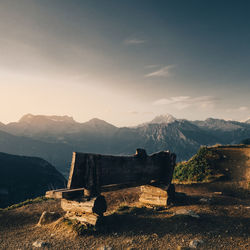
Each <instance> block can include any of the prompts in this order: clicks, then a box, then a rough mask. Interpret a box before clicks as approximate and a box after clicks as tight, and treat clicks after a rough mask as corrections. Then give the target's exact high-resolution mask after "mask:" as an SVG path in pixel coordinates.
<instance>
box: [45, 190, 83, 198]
mask: <svg viewBox="0 0 250 250" xmlns="http://www.w3.org/2000/svg"><path fill="white" fill-rule="evenodd" d="M84 195H85V196H88V190H86V189H85V188H76V189H67V188H65V189H56V190H50V191H47V192H46V194H45V197H47V198H54V199H63V198H64V199H74V198H80V197H83V196H84Z"/></svg>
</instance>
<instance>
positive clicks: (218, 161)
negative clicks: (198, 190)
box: [173, 145, 250, 182]
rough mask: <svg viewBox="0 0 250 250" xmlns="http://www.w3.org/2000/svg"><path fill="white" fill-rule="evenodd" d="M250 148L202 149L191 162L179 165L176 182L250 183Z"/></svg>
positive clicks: (237, 146)
mask: <svg viewBox="0 0 250 250" xmlns="http://www.w3.org/2000/svg"><path fill="white" fill-rule="evenodd" d="M249 157H250V147H249V146H247V145H235V146H213V147H201V148H200V149H199V150H198V152H197V154H196V155H194V156H193V157H192V158H191V159H190V160H188V161H185V162H181V163H179V164H177V166H176V168H175V171H174V176H173V179H174V181H175V182H209V181H213V180H218V179H220V180H225V181H237V182H249V181H250V161H249V159H250V158H249Z"/></svg>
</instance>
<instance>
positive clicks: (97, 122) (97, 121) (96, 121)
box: [84, 118, 115, 127]
mask: <svg viewBox="0 0 250 250" xmlns="http://www.w3.org/2000/svg"><path fill="white" fill-rule="evenodd" d="M84 124H88V125H90V126H94V127H96V126H98V127H100V126H110V127H115V126H114V125H112V124H110V123H108V122H106V121H104V120H101V119H99V118H93V119H91V120H89V121H87V122H85V123H84Z"/></svg>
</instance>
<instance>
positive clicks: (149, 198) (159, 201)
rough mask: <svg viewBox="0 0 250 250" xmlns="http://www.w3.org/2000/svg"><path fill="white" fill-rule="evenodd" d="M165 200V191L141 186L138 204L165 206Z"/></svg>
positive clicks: (166, 194) (166, 197)
mask: <svg viewBox="0 0 250 250" xmlns="http://www.w3.org/2000/svg"><path fill="white" fill-rule="evenodd" d="M167 200H168V193H167V191H165V190H163V189H161V188H158V187H155V186H151V185H144V186H141V195H140V198H139V202H141V203H144V204H150V205H155V206H167Z"/></svg>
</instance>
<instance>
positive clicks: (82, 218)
mask: <svg viewBox="0 0 250 250" xmlns="http://www.w3.org/2000/svg"><path fill="white" fill-rule="evenodd" d="M65 218H67V219H70V220H77V221H79V222H80V223H82V224H86V223H88V224H91V225H94V226H95V225H97V224H98V223H100V222H101V221H102V218H103V217H102V216H99V215H97V214H94V213H80V214H77V213H72V212H68V213H66V214H65Z"/></svg>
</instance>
